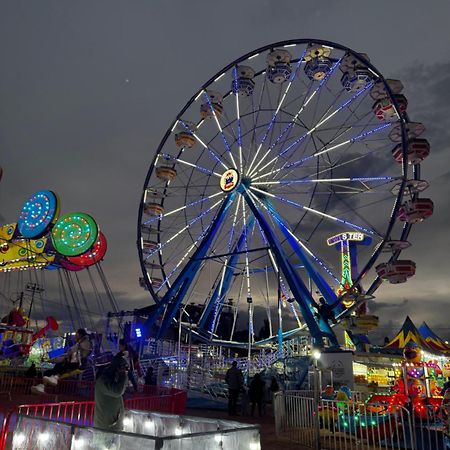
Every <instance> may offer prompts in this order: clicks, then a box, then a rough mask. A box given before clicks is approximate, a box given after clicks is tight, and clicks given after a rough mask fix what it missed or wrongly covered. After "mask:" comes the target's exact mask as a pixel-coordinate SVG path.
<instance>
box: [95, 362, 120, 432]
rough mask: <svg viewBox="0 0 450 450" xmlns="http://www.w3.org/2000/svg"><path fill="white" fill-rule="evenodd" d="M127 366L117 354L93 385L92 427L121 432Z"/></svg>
mask: <svg viewBox="0 0 450 450" xmlns="http://www.w3.org/2000/svg"><path fill="white" fill-rule="evenodd" d="M127 372H128V366H127V363H126V361H125V359H124V358H123V357H122V356H121V355H120V354H117V355H116V356H114V358H113V360H112V361H111V364H110V365H109V366H108V367H107V368H106V369H105V370H104V371H103V373H102V375H101V376H100V377H99V378H98V379H97V381H96V383H95V411H94V427H97V428H102V429H104V430H109V431H120V430H121V425H122V423H121V419H122V416H123V412H124V404H123V394H124V393H125V390H126V388H127V383H128V376H127Z"/></svg>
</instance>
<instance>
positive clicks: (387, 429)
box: [274, 392, 450, 450]
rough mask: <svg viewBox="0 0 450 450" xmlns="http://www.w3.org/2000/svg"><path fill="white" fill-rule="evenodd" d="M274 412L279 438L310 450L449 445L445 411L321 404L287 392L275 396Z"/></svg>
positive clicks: (431, 449)
mask: <svg viewBox="0 0 450 450" xmlns="http://www.w3.org/2000/svg"><path fill="white" fill-rule="evenodd" d="M274 409H275V427H276V432H277V435H283V436H284V437H287V438H288V439H290V440H292V441H294V442H299V443H301V444H302V446H303V447H304V448H308V449H322V450H331V449H333V450H336V449H339V450H340V449H345V450H372V449H373V448H376V449H379V450H400V449H403V450H444V449H446V448H448V447H446V444H447V443H450V441H448V432H449V429H448V426H449V425H448V422H447V421H448V418H447V415H446V412H445V411H444V409H443V408H442V407H441V406H431V405H423V404H416V405H415V406H411V407H410V408H406V407H402V406H396V405H392V404H388V403H373V404H366V403H364V402H358V401H353V402H344V401H336V400H319V401H318V402H317V401H315V399H314V398H311V397H307V396H299V395H295V394H294V395H291V393H290V392H286V393H277V394H276V396H275V398H274ZM449 447H450V446H449Z"/></svg>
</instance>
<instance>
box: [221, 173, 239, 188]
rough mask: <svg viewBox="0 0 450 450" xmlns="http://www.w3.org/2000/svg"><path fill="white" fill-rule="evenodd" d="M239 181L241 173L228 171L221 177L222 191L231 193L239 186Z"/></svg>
mask: <svg viewBox="0 0 450 450" xmlns="http://www.w3.org/2000/svg"><path fill="white" fill-rule="evenodd" d="M239 181H240V176H239V172H238V171H237V170H236V169H228V170H226V171H225V172H224V173H223V174H222V176H221V177H220V189H222V191H223V192H231V191H233V190H234V189H236V187H237V186H238V185H239Z"/></svg>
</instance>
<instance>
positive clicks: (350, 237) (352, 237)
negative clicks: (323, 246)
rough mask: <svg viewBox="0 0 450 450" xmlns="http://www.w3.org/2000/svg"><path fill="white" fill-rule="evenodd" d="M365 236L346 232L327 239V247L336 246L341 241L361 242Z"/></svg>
mask: <svg viewBox="0 0 450 450" xmlns="http://www.w3.org/2000/svg"><path fill="white" fill-rule="evenodd" d="M365 237H366V236H365V235H364V234H363V233H357V232H353V231H351V232H347V233H340V234H337V235H336V236H332V237H330V238H328V239H327V244H328V245H334V244H338V243H340V242H343V241H359V242H361V241H363V240H364V238H365Z"/></svg>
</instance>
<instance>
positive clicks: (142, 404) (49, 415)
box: [0, 386, 187, 450]
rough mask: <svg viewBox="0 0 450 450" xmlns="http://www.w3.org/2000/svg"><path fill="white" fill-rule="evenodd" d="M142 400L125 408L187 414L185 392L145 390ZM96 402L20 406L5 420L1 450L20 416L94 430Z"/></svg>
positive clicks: (0, 434)
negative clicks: (40, 418) (88, 427)
mask: <svg viewBox="0 0 450 450" xmlns="http://www.w3.org/2000/svg"><path fill="white" fill-rule="evenodd" d="M144 388H145V392H144V393H143V395H142V396H140V397H132V398H128V399H125V401H124V403H125V408H127V409H137V410H142V411H154V412H165V413H171V414H183V413H184V412H185V410H186V400H187V394H186V392H184V391H180V390H178V389H172V388H163V387H158V386H145V387H144ZM94 409H95V402H93V401H84V402H61V403H41V404H30V405H20V406H18V407H16V408H14V409H13V410H11V411H10V412H9V413H8V414H7V415H6V416H5V418H4V420H3V425H2V429H1V431H0V450H4V449H6V443H7V440H8V435H9V434H10V430H11V429H12V428H13V426H14V425H15V421H16V419H17V416H18V415H19V414H21V415H27V416H28V415H29V416H33V417H42V418H45V419H50V420H55V421H60V422H64V423H68V424H72V425H79V426H92V424H93V421H94Z"/></svg>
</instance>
